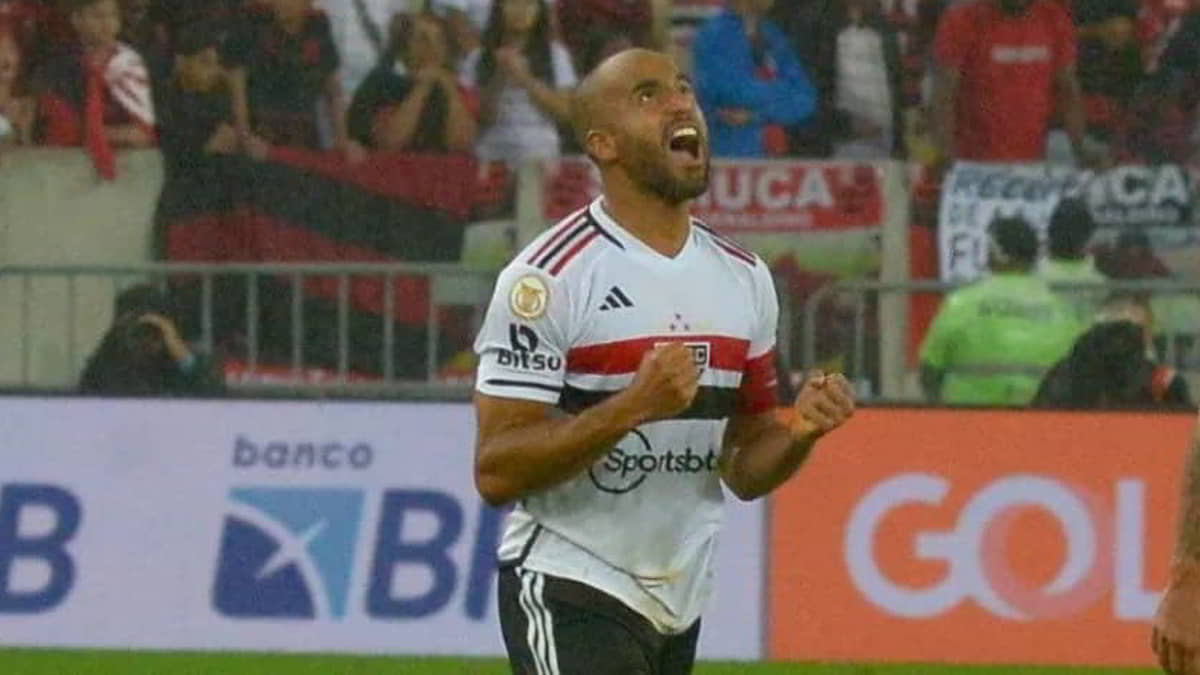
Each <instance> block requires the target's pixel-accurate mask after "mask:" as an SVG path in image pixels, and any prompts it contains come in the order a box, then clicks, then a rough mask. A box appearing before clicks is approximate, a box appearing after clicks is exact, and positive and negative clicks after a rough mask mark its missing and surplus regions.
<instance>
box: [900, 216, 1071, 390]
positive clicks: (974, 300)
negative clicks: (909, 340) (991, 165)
mask: <svg viewBox="0 0 1200 675" xmlns="http://www.w3.org/2000/svg"><path fill="white" fill-rule="evenodd" d="M1037 257H1038V239H1037V234H1035V233H1034V231H1033V228H1032V227H1030V226H1029V224H1028V223H1027V222H1026V221H1025V220H1024V219H1023V218H1020V217H1003V218H998V219H997V220H995V221H994V222H993V223H992V224H991V226H990V227H989V228H988V265H989V267H990V268H991V271H992V275H991V276H990V277H988V278H986V279H984V280H982V281H978V282H976V283H974V284H971V285H970V286H968V287H966V288H962V289H959V290H957V291H955V292H954V293H951V294H950V296H949V297H948V298H947V299H946V301H945V302H944V303H943V304H942V307H941V310H940V311H939V312H938V315H937V317H936V318H935V319H934V321H933V325H932V326H931V327H930V329H929V333H928V334H927V335H926V336H925V342H924V343H923V344H922V345H921V386H922V388H923V389H924V391H925V395H926V397H927V398H928V399H929V401H930V402H934V403H946V404H951V405H978V406H1024V405H1028V404H1029V402H1030V401H1032V400H1033V396H1034V394H1035V393H1036V392H1037V388H1038V384H1039V382H1040V381H1041V378H1042V376H1043V375H1044V374H1045V372H1046V371H1047V370H1049V369H1050V367H1051V366H1052V365H1054V363H1055V362H1057V361H1058V360H1059V359H1061V358H1062V357H1063V356H1065V355H1066V353H1067V352H1068V351H1069V350H1070V348H1071V344H1072V343H1073V342H1074V341H1075V338H1076V337H1078V336H1079V334H1080V332H1081V329H1082V326H1081V325H1080V323H1079V321H1078V320H1077V319H1076V318H1075V316H1074V312H1073V311H1072V310H1071V308H1070V307H1069V306H1068V305H1067V304H1066V303H1064V302H1063V301H1062V299H1060V298H1059V297H1058V296H1057V295H1056V294H1055V293H1053V292H1052V291H1051V290H1050V287H1049V285H1048V284H1047V283H1046V282H1045V281H1044V280H1042V279H1039V278H1038V277H1036V276H1035V275H1034V274H1033V271H1034V265H1035V263H1036V261H1037Z"/></svg>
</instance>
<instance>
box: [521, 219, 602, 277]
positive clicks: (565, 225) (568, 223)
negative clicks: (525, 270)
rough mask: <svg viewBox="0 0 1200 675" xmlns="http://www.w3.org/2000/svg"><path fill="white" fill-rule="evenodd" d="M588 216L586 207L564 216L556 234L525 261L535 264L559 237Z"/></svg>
mask: <svg viewBox="0 0 1200 675" xmlns="http://www.w3.org/2000/svg"><path fill="white" fill-rule="evenodd" d="M586 217H587V209H584V210H582V211H579V212H577V213H575V214H573V215H570V216H567V217H566V218H564V219H563V222H562V223H560V224H559V226H558V227H557V228H556V229H555V232H554V234H552V235H550V238H549V239H547V240H546V243H544V244H542V246H541V248H539V249H538V250H537V253H534V254H533V255H531V256H529V258H528V259H527V260H526V261H525V262H526V264H529V265H533V264H534V261H535V260H537V259H538V258H540V257H542V254H543V253H545V252H546V251H549V250H550V247H551V246H553V245H554V244H555V243H557V242H558V240H559V239H562V238H563V236H565V235H566V234H567V233H568V232H570V231H571V229H572V228H574V227H575V226H576V225H578V224H579V223H581V222H583V220H582V219H583V218H586Z"/></svg>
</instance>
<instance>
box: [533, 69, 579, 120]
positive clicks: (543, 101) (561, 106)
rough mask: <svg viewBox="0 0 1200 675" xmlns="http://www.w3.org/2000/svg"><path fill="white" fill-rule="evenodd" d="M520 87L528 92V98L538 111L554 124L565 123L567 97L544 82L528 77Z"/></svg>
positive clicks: (567, 115)
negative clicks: (548, 117) (547, 116)
mask: <svg viewBox="0 0 1200 675" xmlns="http://www.w3.org/2000/svg"><path fill="white" fill-rule="evenodd" d="M521 86H522V87H524V88H525V90H526V91H528V92H529V97H530V98H531V99H533V104H534V105H535V106H537V108H538V109H539V110H541V111H542V112H544V113H546V114H547V115H549V116H550V118H551V119H553V120H554V121H555V122H565V121H566V120H567V118H568V117H569V116H570V112H569V110H568V106H567V97H566V96H564V95H563V94H562V93H561V92H558V91H556V90H554V89H552V88H550V87H549V86H547V85H546V83H545V82H542V81H541V80H539V79H537V78H534V77H530V78H528V79H527V80H526V81H524V82H522V83H521Z"/></svg>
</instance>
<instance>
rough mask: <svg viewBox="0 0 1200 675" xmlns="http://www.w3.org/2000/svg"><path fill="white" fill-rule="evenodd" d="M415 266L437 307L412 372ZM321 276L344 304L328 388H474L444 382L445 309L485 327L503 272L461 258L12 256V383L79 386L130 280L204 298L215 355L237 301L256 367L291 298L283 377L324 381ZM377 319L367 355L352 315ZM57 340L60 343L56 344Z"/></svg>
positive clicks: (2, 321) (203, 339) (297, 382)
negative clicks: (404, 337)
mask: <svg viewBox="0 0 1200 675" xmlns="http://www.w3.org/2000/svg"><path fill="white" fill-rule="evenodd" d="M414 276H415V277H423V278H425V279H427V280H428V287H427V288H428V293H427V296H426V297H425V298H424V302H425V303H426V307H424V308H419V309H418V311H423V313H424V314H425V315H426V319H425V324H424V336H423V337H424V346H423V351H424V354H423V359H424V372H423V373H422V375H423V376H421V377H416V378H413V377H411V376H410V377H404V376H403V375H402V374H401V373H400V370H401V369H400V368H398V363H397V358H398V357H404V356H406V354H405V353H404V352H403V351H402V350H401V348H402V347H403V345H402V344H401V340H399V336H398V330H400V326H401V324H400V322H398V321H397V317H398V315H399V314H400V313H401V312H400V308H401V306H402V305H407V306H408V308H409V309H410V310H411V309H412V303H414V302H419V301H420V300H421V299H419V298H411V297H402V295H403V293H402V291H401V290H399V289H398V286H397V282H398V281H400V280H402V279H405V278H411V277H414ZM314 282H321V283H323V284H324V288H326V289H328V288H330V287H332V288H333V294H332V295H333V297H332V298H329V297H324V298H321V299H322V300H323V301H324V302H325V304H326V306H328V304H329V303H330V302H332V307H333V309H332V313H333V315H334V319H333V322H334V326H333V327H332V328H330V327H328V326H325V327H324V329H325V330H326V332H327V333H331V334H332V338H333V342H334V345H333V350H332V351H333V354H332V355H331V356H330V358H326V359H325V361H326V363H324V364H322V365H323V367H324V368H325V369H327V370H329V371H332V373H333V374H334V376H333V380H332V381H327V382H324V383H322V384H321V385H319V387H318V388H321V389H325V390H331V389H338V388H340V389H359V390H366V391H399V390H400V389H408V390H413V389H420V390H423V391H428V390H430V389H431V388H433V389H436V390H444V389H450V390H457V389H464V388H465V387H466V385H460V386H454V385H450V386H449V387H445V386H442V387H438V386H437V384H438V383H437V382H436V380H437V370H438V366H439V362H440V357H442V356H444V354H442V353H440V350H439V347H440V342H441V338H442V325H441V322H440V321H439V310H440V309H441V308H444V307H448V306H464V307H467V308H470V311H471V319H470V320H471V324H472V326H471V328H472V330H471V332H472V333H473V332H474V330H473V329H474V326H475V325H477V323H478V321H479V320H480V317H481V315H480V312H479V310H480V309H481V308H483V307H485V306H486V305H487V302H488V301H489V299H490V297H491V292H492V286H493V284H494V282H495V274H493V273H490V272H484V271H479V270H472V269H469V268H465V267H463V266H461V265H456V264H432V263H430V264H425V263H378V264H374V263H364V264H342V263H312V264H308V263H305V264H293V263H278V264H260V263H253V264H249V263H223V264H202V263H145V264H130V265H81V266H74V265H72V266H66V265H45V266H43V265H37V266H34V265H0V333H7V335H0V386H5V387H7V388H23V389H49V390H54V389H65V388H70V387H72V386H73V383H74V379H75V376H77V374H78V372H79V370H80V368H81V366H82V364H83V359H82V358H81V356H82V353H83V352H84V351H90V349H91V347H92V346H94V345H95V344H97V343H98V342H99V339H100V337H101V336H102V335H103V333H104V331H105V330H107V328H108V327H109V322H110V320H111V313H112V312H111V308H112V301H113V299H114V298H115V297H116V295H117V294H118V293H119V292H120V291H121V290H122V289H123V288H126V287H128V286H131V285H134V284H139V283H149V284H152V285H155V286H158V287H160V288H163V289H165V290H168V291H169V295H171V296H175V295H177V294H178V293H179V291H180V290H181V289H186V291H187V292H188V294H189V297H190V298H191V299H192V302H191V307H190V313H189V315H188V316H181V317H177V318H178V319H180V320H181V321H182V322H184V323H186V324H188V325H191V326H193V327H194V330H193V331H191V332H192V333H193V334H192V335H187V334H185V338H191V339H193V340H194V342H195V343H196V344H198V346H199V347H200V348H201V349H202V350H204V351H206V352H209V353H212V352H213V351H214V350H215V349H218V348H221V347H225V346H227V345H222V344H220V342H221V340H220V339H219V338H220V336H221V334H222V333H226V332H228V329H229V327H228V326H221V325H218V321H219V320H218V313H219V312H218V311H217V310H218V308H220V307H236V308H237V312H238V313H239V314H241V315H242V316H241V317H240V319H241V321H240V325H239V326H238V328H239V329H240V334H239V335H238V342H239V343H240V345H241V347H242V348H241V349H240V350H239V351H240V352H241V353H239V354H238V355H237V356H239V357H240V358H242V359H244V361H245V366H246V369H247V370H248V371H250V372H254V371H255V370H256V369H258V368H259V366H260V365H263V363H264V361H263V356H264V346H265V345H264V343H263V339H264V336H263V335H262V331H263V329H264V320H266V319H267V318H268V317H266V315H265V310H266V309H267V307H266V305H267V300H268V298H266V296H267V295H270V298H269V302H270V304H272V305H274V306H273V307H271V310H272V311H273V312H274V314H273V316H272V318H277V315H278V313H279V310H280V309H281V308H280V305H281V304H286V305H287V308H288V309H287V314H288V319H287V322H288V325H287V331H286V333H287V335H288V336H289V337H290V340H287V342H288V343H289V344H288V345H287V349H288V350H289V351H290V353H289V354H287V355H286V356H287V358H286V363H284V364H279V363H278V361H277V362H276V364H275V365H277V366H282V367H284V368H286V369H287V371H288V372H289V373H290V381H286V382H283V383H281V384H285V385H286V386H287V387H289V388H294V387H299V388H304V387H312V386H316V385H313V384H312V383H309V382H306V381H305V378H304V373H305V371H306V370H307V369H308V368H309V367H310V366H313V365H315V364H314V363H313V362H312V361H311V360H310V353H311V350H312V345H311V344H309V338H310V337H311V335H312V334H313V328H314V326H312V325H311V322H312V319H311V317H310V316H309V313H310V310H309V308H308V305H307V301H308V300H310V299H312V295H311V293H309V292H308V291H307V290H306V288H308V287H309V285H310V284H312V283H314ZM363 283H368V284H371V290H372V292H373V296H375V297H374V300H375V301H377V307H376V308H375V309H377V313H376V312H375V311H372V312H367V313H364V312H361V311H357V310H356V309H355V305H356V302H355V300H356V298H357V296H359V295H360V293H357V292H356V291H360V290H362V287H361V286H359V285H360V284H363ZM230 295H237V296H239V297H236V298H234V297H229V296H230ZM284 295H286V298H284V297H283V296H284ZM352 315H354V317H355V320H354V321H352ZM14 318H15V320H14ZM224 318H225V319H226V320H228V319H229V318H230V317H228V316H226V317H224ZM371 322H376V323H375V324H374V328H375V329H377V331H378V333H377V336H378V345H377V347H378V348H377V350H376V351H377V353H375V354H374V355H371V356H370V357H366V356H364V355H362V354H360V353H357V351H356V350H361V349H364V346H363V345H362V344H356V340H355V337H356V336H355V333H356V331H355V330H353V329H352V324H354V326H353V328H358V329H362V328H363V327H364V326H365V325H367V324H368V323H371ZM372 330H374V329H372ZM357 332H362V331H361V330H359V331H357ZM4 345H8V346H7V347H5V346H4ZM48 345H49V346H51V347H52V348H50V349H45V347H47V346H48ZM41 352H48V353H49V354H50V357H49V358H50V360H54V359H55V358H58V359H60V360H61V363H59V364H58V366H59V367H55V366H54V365H53V364H52V363H51V364H49V366H47V363H39V362H38V355H39V354H40V353H41ZM276 356H278V355H276ZM327 356H329V355H327ZM409 356H411V355H409ZM42 361H46V359H42ZM330 361H332V362H331V363H330ZM364 363H366V364H368V365H369V367H368V370H370V371H371V377H365V378H355V375H356V373H355V367H354V366H355V364H364ZM5 365H7V368H5V367H4V366H5ZM352 379H354V380H358V381H354V382H352ZM246 386H247V388H254V386H255V385H254V384H253V383H247V385H246Z"/></svg>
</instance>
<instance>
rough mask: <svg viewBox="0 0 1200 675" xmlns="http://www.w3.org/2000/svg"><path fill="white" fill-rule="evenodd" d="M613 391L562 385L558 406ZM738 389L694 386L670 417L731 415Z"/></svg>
mask: <svg viewBox="0 0 1200 675" xmlns="http://www.w3.org/2000/svg"><path fill="white" fill-rule="evenodd" d="M615 393H617V392H616V391H595V390H592V389H580V388H579V387H572V386H571V385H569V384H568V385H566V386H565V387H563V390H562V398H561V399H559V401H558V407H560V408H562V409H563V410H564V411H565V412H567V413H570V414H575V413H579V412H582V411H584V410H587V409H588V408H590V407H592V406H594V405H596V404H598V403H602V402H604V400H605V399H607V398H608V397H609V396H612V395H613V394H615ZM737 396H738V390H737V389H736V388H731V387H700V388H699V389H697V390H696V398H695V399H693V400H692V404H691V405H690V406H688V407H687V409H686V410H684V411H683V412H681V413H679V414H678V415H676V416H675V417H672V418H671V419H676V420H720V419H725V418H726V417H730V416H732V415H733V413H734V411H735V410H736V409H737Z"/></svg>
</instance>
